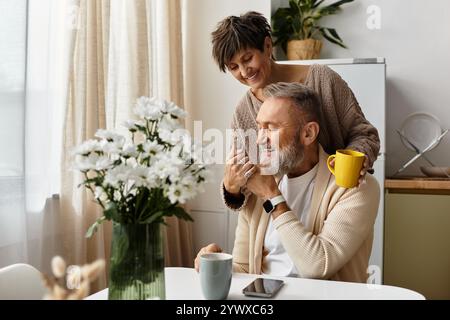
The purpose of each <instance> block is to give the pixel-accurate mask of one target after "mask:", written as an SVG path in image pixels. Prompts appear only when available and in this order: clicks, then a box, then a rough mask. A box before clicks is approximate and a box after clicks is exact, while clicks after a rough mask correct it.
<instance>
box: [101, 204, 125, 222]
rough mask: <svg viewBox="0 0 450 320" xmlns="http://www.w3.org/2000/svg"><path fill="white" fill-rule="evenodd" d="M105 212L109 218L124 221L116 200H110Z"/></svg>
mask: <svg viewBox="0 0 450 320" xmlns="http://www.w3.org/2000/svg"><path fill="white" fill-rule="evenodd" d="M103 214H104V215H105V217H106V219H108V220H114V221H116V222H119V223H120V222H122V217H121V216H120V214H119V211H118V210H117V205H116V204H115V203H114V202H110V203H108V204H107V205H106V208H105V210H104V211H103Z"/></svg>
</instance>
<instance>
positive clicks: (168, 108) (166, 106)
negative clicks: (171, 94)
mask: <svg viewBox="0 0 450 320" xmlns="http://www.w3.org/2000/svg"><path fill="white" fill-rule="evenodd" d="M159 104H160V105H161V110H162V111H163V112H165V113H169V114H172V115H174V116H175V117H178V118H184V117H185V116H186V115H187V113H186V111H184V110H183V109H181V108H180V107H178V106H177V105H176V104H175V103H173V102H167V101H164V100H163V101H160V102H159Z"/></svg>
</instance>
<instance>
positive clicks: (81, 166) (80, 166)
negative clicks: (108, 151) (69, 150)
mask: <svg viewBox="0 0 450 320" xmlns="http://www.w3.org/2000/svg"><path fill="white" fill-rule="evenodd" d="M99 158H100V156H99V155H98V154H96V153H90V154H89V155H88V156H87V157H86V156H84V157H82V158H81V159H80V158H78V159H77V161H76V163H75V169H77V170H79V171H81V172H88V171H90V170H96V167H97V161H98V159H99Z"/></svg>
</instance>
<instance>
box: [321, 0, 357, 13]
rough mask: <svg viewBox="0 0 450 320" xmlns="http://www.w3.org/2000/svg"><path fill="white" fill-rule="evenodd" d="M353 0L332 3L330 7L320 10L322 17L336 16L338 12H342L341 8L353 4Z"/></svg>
mask: <svg viewBox="0 0 450 320" xmlns="http://www.w3.org/2000/svg"><path fill="white" fill-rule="evenodd" d="M352 1H353V0H341V1H337V2H335V3H332V4H330V5H328V6H325V7H323V8H320V9H319V11H320V13H321V14H322V16H328V15H332V14H335V13H336V12H338V11H340V10H341V8H340V6H341V5H343V4H345V3H348V2H352Z"/></svg>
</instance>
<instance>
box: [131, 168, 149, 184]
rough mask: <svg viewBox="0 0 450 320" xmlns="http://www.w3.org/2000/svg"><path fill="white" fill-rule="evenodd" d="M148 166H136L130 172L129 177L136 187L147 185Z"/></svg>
mask: <svg viewBox="0 0 450 320" xmlns="http://www.w3.org/2000/svg"><path fill="white" fill-rule="evenodd" d="M148 171H149V169H148V167H144V166H138V167H136V168H134V169H133V170H132V171H131V172H130V176H129V179H130V180H132V181H133V182H134V185H135V186H136V187H138V188H139V187H145V186H147V176H148Z"/></svg>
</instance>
